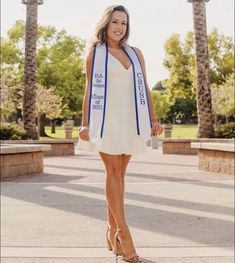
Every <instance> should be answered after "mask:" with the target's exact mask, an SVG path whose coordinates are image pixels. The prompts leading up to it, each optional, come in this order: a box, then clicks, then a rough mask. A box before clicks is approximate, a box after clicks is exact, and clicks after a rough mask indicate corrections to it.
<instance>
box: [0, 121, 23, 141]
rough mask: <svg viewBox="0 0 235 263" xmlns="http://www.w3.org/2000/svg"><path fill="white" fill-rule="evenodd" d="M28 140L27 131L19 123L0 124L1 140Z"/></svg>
mask: <svg viewBox="0 0 235 263" xmlns="http://www.w3.org/2000/svg"><path fill="white" fill-rule="evenodd" d="M21 139H26V131H25V130H24V128H23V127H22V126H20V125H19V124H17V123H6V122H3V123H0V140H21Z"/></svg>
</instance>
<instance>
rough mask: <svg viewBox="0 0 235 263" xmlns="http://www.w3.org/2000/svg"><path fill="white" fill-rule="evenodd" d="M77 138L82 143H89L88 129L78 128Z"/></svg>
mask: <svg viewBox="0 0 235 263" xmlns="http://www.w3.org/2000/svg"><path fill="white" fill-rule="evenodd" d="M78 131H79V138H80V139H81V140H83V141H89V140H90V138H89V128H88V127H85V126H81V127H80V128H79V130H78Z"/></svg>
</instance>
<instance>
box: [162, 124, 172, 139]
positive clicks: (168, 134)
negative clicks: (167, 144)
mask: <svg viewBox="0 0 235 263" xmlns="http://www.w3.org/2000/svg"><path fill="white" fill-rule="evenodd" d="M163 129H164V137H165V138H171V136H172V129H173V125H172V124H166V125H164V127H163Z"/></svg>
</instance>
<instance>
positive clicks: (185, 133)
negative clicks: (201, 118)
mask: <svg viewBox="0 0 235 263" xmlns="http://www.w3.org/2000/svg"><path fill="white" fill-rule="evenodd" d="M46 134H47V135H48V136H49V137H40V139H42V140H47V139H64V138H65V133H64V129H63V128H62V127H56V133H55V134H51V127H46ZM72 136H73V139H78V127H74V129H73V134H72ZM163 137H164V133H163V134H161V136H160V138H163ZM196 137H197V125H195V124H177V125H173V131H172V138H196Z"/></svg>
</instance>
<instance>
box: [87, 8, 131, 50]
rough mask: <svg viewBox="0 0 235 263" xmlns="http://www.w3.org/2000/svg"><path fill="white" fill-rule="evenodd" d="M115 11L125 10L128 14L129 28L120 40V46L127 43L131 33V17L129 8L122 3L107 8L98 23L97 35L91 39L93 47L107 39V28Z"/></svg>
mask: <svg viewBox="0 0 235 263" xmlns="http://www.w3.org/2000/svg"><path fill="white" fill-rule="evenodd" d="M114 11H120V12H124V13H125V14H126V16H127V29H126V34H125V36H124V37H123V38H122V39H121V40H120V43H119V46H120V47H123V46H125V45H127V40H128V38H129V35H130V17H129V13H128V11H127V9H126V8H125V7H124V6H122V5H111V6H109V7H108V8H106V9H105V11H104V13H103V15H102V17H101V19H100V21H99V22H98V23H97V25H96V30H95V36H94V39H93V40H92V41H91V46H90V47H91V48H94V47H95V46H96V45H97V44H103V43H105V42H106V41H107V29H108V23H109V21H110V19H111V16H112V14H113V12H114Z"/></svg>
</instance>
